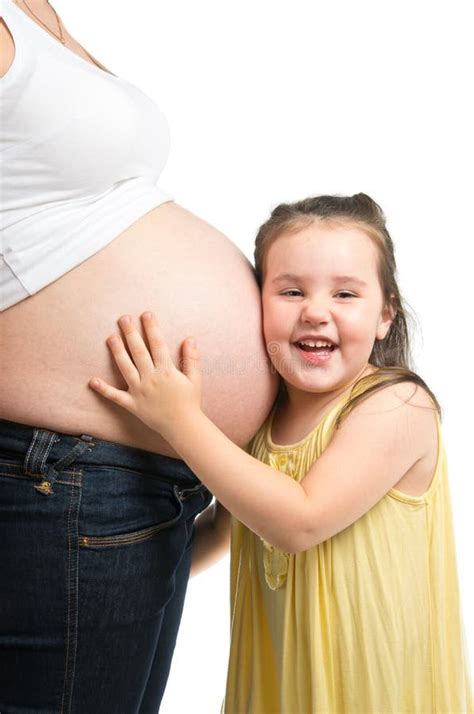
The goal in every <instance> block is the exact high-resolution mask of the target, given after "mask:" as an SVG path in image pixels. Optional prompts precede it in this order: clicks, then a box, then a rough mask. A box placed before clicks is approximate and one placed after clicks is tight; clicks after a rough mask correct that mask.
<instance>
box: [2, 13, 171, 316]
mask: <svg viewBox="0 0 474 714" xmlns="http://www.w3.org/2000/svg"><path fill="white" fill-rule="evenodd" d="M0 16H1V17H3V19H4V21H5V23H6V25H7V27H8V28H9V30H10V32H11V34H12V37H13V39H14V42H15V57H14V59H13V63H12V64H11V66H10V68H9V69H8V71H7V73H6V74H5V75H4V76H3V77H0V237H1V242H0V308H1V309H2V310H4V309H5V308H7V307H10V306H11V305H14V304H15V303H17V302H19V301H20V300H22V299H24V298H26V297H28V296H29V295H33V294H34V293H36V292H38V290H41V288H43V287H44V286H46V285H48V284H49V283H51V282H53V280H56V279H57V278H59V277H60V276H61V275H63V274H64V273H66V272H67V271H68V270H71V269H72V268H74V267H75V266H77V265H78V264H79V263H81V262H82V261H84V260H86V259H87V258H89V257H90V256H91V255H93V254H94V253H97V251H99V250H101V249H102V248H103V247H104V246H106V245H107V244H108V243H110V242H111V241H112V240H113V239H114V238H115V237H117V236H118V235H119V234H120V233H121V232H122V231H124V230H125V229H126V228H127V227H128V226H130V225H131V224H132V223H133V222H134V221H136V220H138V218H140V217H141V216H143V215H144V214H145V213H147V212H148V211H150V210H151V209H152V208H154V207H155V206H158V205H160V204H161V203H164V202H165V201H172V200H173V198H172V197H171V196H170V195H168V194H166V193H164V192H163V191H161V190H160V189H159V188H158V187H157V185H156V182H157V180H158V178H159V176H160V174H161V172H162V170H163V168H164V165H165V163H166V160H167V157H168V153H169V131H168V125H167V122H166V120H165V118H164V117H163V115H162V114H161V112H160V111H159V109H158V107H157V106H156V104H155V103H154V102H153V101H152V100H151V99H150V98H149V97H147V96H146V95H145V94H144V93H143V92H142V91H140V90H139V89H137V88H136V87H135V86H133V85H132V84H130V83H129V82H127V81H125V80H123V79H120V78H119V77H116V76H115V75H113V74H110V73H109V72H106V71H105V70H102V69H100V68H99V67H98V66H97V65H93V64H91V63H90V62H88V61H87V60H85V59H83V58H82V57H79V55H77V54H75V53H74V52H73V51H72V50H70V49H68V48H67V47H65V46H64V45H62V44H61V42H60V41H59V40H56V39H55V38H54V37H53V36H52V35H50V34H48V32H47V31H46V30H45V29H43V28H42V27H40V25H38V24H37V23H36V22H35V21H34V20H32V19H31V18H30V17H28V16H27V15H26V14H25V13H24V12H23V11H22V10H20V8H18V7H17V6H16V5H15V4H14V3H13V0H0Z"/></svg>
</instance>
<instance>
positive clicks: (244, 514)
mask: <svg viewBox="0 0 474 714" xmlns="http://www.w3.org/2000/svg"><path fill="white" fill-rule="evenodd" d="M142 320H143V325H144V330H145V334H146V337H147V340H148V344H149V349H148V348H147V347H146V345H145V343H144V342H143V339H142V338H141V336H140V334H139V332H138V331H137V330H136V328H135V327H134V325H133V322H132V321H131V319H130V318H128V321H127V320H126V321H124V320H123V319H121V320H120V325H121V327H122V330H123V332H124V334H125V338H126V341H127V346H128V348H129V350H130V353H131V355H132V357H133V361H132V359H131V358H130V356H129V354H128V352H127V351H126V349H125V346H124V344H123V341H122V339H121V337H120V336H114V337H115V339H109V340H108V344H109V347H110V349H111V351H112V354H113V356H114V359H115V361H116V363H117V366H118V367H119V369H120V371H121V373H122V375H123V377H124V379H125V380H126V382H127V384H128V385H129V389H128V391H123V390H119V389H115V388H114V387H112V386H110V385H108V384H106V383H105V382H103V381H102V380H99V379H97V378H96V379H93V380H91V382H90V385H91V386H92V387H93V388H94V389H96V390H97V391H98V392H99V393H100V394H102V395H103V396H104V397H106V398H107V399H110V400H111V401H113V402H115V403H116V404H118V405H119V406H122V407H123V408H125V409H127V410H128V411H130V412H131V413H132V414H134V415H135V416H137V417H138V418H139V419H141V420H142V421H143V422H144V423H146V424H147V425H148V426H150V427H151V428H152V429H155V430H156V431H158V432H160V433H161V434H162V435H163V437H164V438H165V439H166V440H167V441H169V443H170V444H171V445H172V446H173V448H175V449H176V451H177V452H178V453H179V454H180V455H181V458H182V459H183V460H184V461H185V462H186V463H187V464H188V466H189V467H190V468H191V470H192V471H194V473H195V474H196V476H197V477H198V478H199V479H200V480H201V481H202V482H203V483H205V484H206V486H207V487H208V488H209V490H210V491H211V492H212V493H214V495H215V496H216V498H217V499H218V500H219V501H220V502H221V503H222V504H223V506H224V507H225V508H227V510H229V511H230V512H231V513H233V514H234V515H235V516H236V518H238V519H239V520H240V521H242V522H243V523H245V525H247V526H248V527H249V528H250V529H251V530H253V531H254V532H255V533H257V534H258V535H260V536H261V537H262V538H264V539H265V540H267V541H268V542H270V543H272V544H273V545H275V546H276V547H277V548H280V549H281V550H284V551H287V552H300V551H303V550H307V549H308V548H310V547H312V546H314V545H317V544H318V543H321V542H322V541H324V540H326V539H327V538H330V537H331V536H333V535H335V534H336V533H338V532H339V531H341V530H343V529H344V528H346V527H347V526H349V525H350V524H351V523H353V522H354V521H355V520H357V519H358V518H360V517H361V516H362V515H363V514H364V513H366V512H367V511H368V510H369V509H370V508H372V506H374V505H375V504H376V503H377V502H378V501H379V500H380V499H381V498H382V497H383V496H384V495H385V494H386V493H387V491H389V490H390V488H392V487H393V486H394V485H395V484H396V483H397V482H398V481H399V480H400V479H401V478H402V476H403V475H404V474H405V473H406V472H407V471H408V469H409V468H410V467H411V466H412V465H413V464H414V463H415V462H416V461H418V460H419V459H420V458H421V457H422V456H423V455H424V454H425V453H426V447H425V446H424V448H423V449H422V448H421V446H420V443H423V444H424V442H420V440H419V439H418V438H417V434H419V432H420V423H421V419H422V418H424V415H426V412H427V411H428V410H425V409H419V408H418V407H417V406H414V405H412V404H410V402H407V401H404V397H405V394H404V392H405V393H406V391H407V389H409V390H410V394H411V393H412V392H413V385H411V384H409V383H403V384H397V385H394V386H390V387H386V388H385V389H382V390H380V391H379V392H376V393H375V394H373V395H372V396H371V397H369V398H368V399H367V400H366V401H365V402H363V403H362V404H359V405H357V406H356V407H355V408H354V410H353V411H352V412H351V413H350V414H349V416H348V417H347V418H346V420H345V421H344V422H343V424H342V426H341V427H340V429H338V430H337V431H336V433H335V435H334V437H333V439H332V441H331V443H330V444H329V446H328V447H327V449H326V450H325V451H324V453H323V454H322V455H321V457H320V458H319V459H318V460H317V461H316V462H315V463H314V464H313V466H312V467H311V469H310V470H309V471H308V473H307V475H306V476H305V478H304V479H303V480H302V481H301V483H298V482H297V481H294V480H293V479H291V478H289V477H288V476H287V475H285V474H283V473H281V472H279V471H276V470H274V469H272V468H271V467H269V466H267V465H266V464H263V463H261V462H260V461H258V460H257V459H254V458H253V457H252V456H250V455H249V454H247V453H246V452H245V451H243V450H242V449H240V448H239V447H238V446H236V445H235V444H234V443H233V442H232V441H230V439H228V438H227V437H226V436H225V434H223V433H222V432H221V431H220V430H219V429H218V428H217V427H216V426H215V424H213V422H211V420H210V419H208V417H206V415H205V414H204V413H203V412H202V411H201V408H200V382H201V373H200V369H199V357H198V354H197V351H196V349H195V348H194V347H193V346H192V342H191V340H189V339H188V340H185V342H184V343H183V353H182V369H183V371H182V372H181V371H179V370H178V369H176V368H175V366H174V365H173V362H172V360H171V357H170V355H169V351H168V348H167V345H166V343H165V341H164V339H163V336H162V334H161V332H160V330H159V328H158V325H157V322H156V320H155V318H154V317H153V316H150V317H147V313H145V314H144V315H143V316H142ZM430 416H431V417H432V415H431V413H430Z"/></svg>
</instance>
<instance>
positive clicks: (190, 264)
mask: <svg viewBox="0 0 474 714" xmlns="http://www.w3.org/2000/svg"><path fill="white" fill-rule="evenodd" d="M144 310H152V311H154V312H155V313H156V315H157V316H158V319H159V320H160V323H161V326H162V328H163V331H164V333H165V336H166V338H167V340H168V344H169V346H170V349H171V352H172V355H173V357H174V359H175V360H176V363H177V362H178V358H179V345H180V344H181V342H182V340H183V339H184V338H185V337H186V336H187V335H191V334H192V335H194V336H195V337H196V339H197V343H198V347H199V351H200V353H201V356H202V366H203V401H202V406H203V410H204V411H205V413H206V414H207V415H208V416H209V417H210V418H211V419H212V420H213V421H214V422H215V423H216V424H217V425H218V426H219V427H220V428H221V429H222V430H223V431H224V432H225V433H226V434H227V435H228V436H229V437H230V438H231V439H232V440H233V441H235V442H236V443H237V444H239V445H241V446H243V445H244V444H246V443H247V442H248V441H249V440H250V439H251V437H252V436H253V435H254V433H255V432H256V431H257V429H258V428H259V426H260V425H261V424H262V422H263V420H264V419H265V417H266V415H267V413H268V411H269V409H270V407H271V405H272V402H273V399H274V397H275V394H276V388H277V384H276V377H275V375H272V374H271V372H270V368H269V363H268V361H267V358H266V353H265V348H264V343H263V337H262V331H261V308H260V296H259V291H258V287H257V285H256V282H255V279H254V277H253V274H252V270H251V267H250V264H249V262H248V261H247V259H246V258H245V256H243V254H242V253H241V252H240V251H239V249H238V248H237V247H236V246H235V245H233V244H232V243H231V242H230V241H229V240H228V239H227V238H226V237H225V236H223V235H222V233H220V232H219V231H217V230H215V229H214V228H212V227H211V226H210V225H209V224H207V223H205V222H204V221H202V220H200V219H199V218H197V217H196V216H194V215H193V214H191V213H189V212H188V211H186V210H185V209H183V208H182V207H180V206H178V205H177V204H176V203H173V202H169V203H165V204H162V205H161V206H157V207H156V208H155V209H153V210H152V211H150V212H149V213H147V214H146V215H145V216H143V217H142V218H141V219H140V220H139V221H137V222H136V223H134V224H133V225H132V226H130V227H129V228H128V229H127V230H126V231H125V232H123V233H122V234H121V235H120V236H118V237H117V238H116V239H115V240H114V241H112V243H110V244H109V245H108V246H107V247H106V248H104V249H103V250H101V251H100V252H99V253H97V254H96V255H94V256H92V257H91V258H89V259H88V260H86V261H85V262H84V263H82V264H81V265H79V266H77V267H76V268H75V269H74V270H72V271H70V272H69V273H66V275H64V276H62V277H61V278H60V279H59V280H56V281H55V282H54V283H52V284H51V285H49V286H47V287H46V288H44V289H43V290H41V291H40V292H39V293H37V294H36V295H34V296H32V297H30V298H27V299H26V300H23V301H22V302H20V303H18V304H17V305H14V306H13V307H11V308H10V309H8V310H6V311H5V312H4V313H3V314H2V316H1V318H0V322H1V335H0V337H1V350H2V369H1V371H0V392H1V405H0V418H3V419H8V420H11V421H16V422H20V423H23V424H29V425H32V426H38V427H41V428H45V429H51V430H54V431H60V432H65V433H68V434H76V435H80V434H84V433H85V434H91V435H93V436H95V437H96V438H99V439H105V440H107V441H114V442H117V443H120V444H125V445H127V446H133V447H138V448H141V449H146V450H148V451H154V452H157V453H161V454H166V455H169V456H177V454H176V452H175V451H174V450H173V449H172V448H171V447H170V446H169V444H168V443H167V442H166V441H165V440H164V439H162V438H161V437H160V436H159V435H158V434H156V433H155V432H153V431H151V430H149V429H148V428H147V427H145V426H144V425H142V424H141V422H139V421H138V420H137V419H135V418H134V417H132V416H131V415H129V414H128V413H126V412H125V411H123V410H121V409H119V408H118V407H116V406H115V405H113V404H111V403H110V402H107V401H105V400H104V399H103V398H102V397H100V396H99V395H98V394H96V393H95V392H93V391H92V390H91V389H90V388H89V387H88V380H89V378H90V377H91V376H93V375H98V376H101V377H103V378H104V379H106V380H107V381H109V382H110V383H112V384H114V385H115V386H117V387H122V388H124V387H125V384H124V382H123V380H122V377H121V376H120V374H119V373H118V371H117V370H116V368H115V367H114V365H113V364H112V360H111V358H110V354H109V351H108V348H107V346H106V344H105V339H106V337H107V336H108V335H109V334H111V333H112V332H115V331H117V330H118V327H117V324H116V320H117V318H118V317H119V316H120V315H121V314H123V313H130V314H131V315H133V316H134V317H135V318H136V319H137V324H138V316H139V314H140V313H141V312H143V311H144Z"/></svg>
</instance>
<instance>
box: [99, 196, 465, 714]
mask: <svg viewBox="0 0 474 714" xmlns="http://www.w3.org/2000/svg"><path fill="white" fill-rule="evenodd" d="M255 263H256V272H257V276H258V279H259V281H260V285H261V289H262V302H263V314H264V333H265V341H266V345H267V350H268V354H269V357H270V360H271V362H272V363H273V365H274V367H275V368H276V369H277V370H278V372H279V374H280V375H281V378H282V383H281V390H280V394H279V397H278V399H277V402H276V404H275V406H274V408H273V410H272V412H271V413H270V415H269V417H268V419H267V421H266V422H265V424H264V425H263V426H262V428H261V429H260V431H259V432H258V433H257V435H256V436H255V437H254V438H253V440H252V441H251V443H250V444H249V446H248V449H247V451H248V453H247V452H246V451H242V450H241V449H239V448H238V447H237V446H235V445H234V444H233V443H232V442H231V441H230V440H229V439H228V438H227V437H226V436H225V435H224V434H223V433H222V432H221V431H219V430H218V429H217V427H216V426H215V425H214V424H213V423H212V422H211V421H210V420H209V419H208V418H207V417H206V416H205V415H204V414H203V412H202V411H201V409H200V378H201V374H200V368H199V358H198V353H197V350H196V347H195V345H193V340H192V339H188V340H186V341H185V342H184V343H183V354H182V358H183V361H182V371H180V370H178V369H176V368H175V367H174V365H173V362H172V360H171V357H170V354H169V352H168V348H167V345H166V343H165V341H164V339H163V336H162V333H161V331H160V329H159V327H158V325H157V322H156V319H155V318H154V316H153V315H152V314H150V313H144V314H143V315H142V324H143V328H144V331H145V335H146V339H147V342H148V347H147V346H146V345H145V342H144V341H143V339H142V337H141V336H140V333H139V332H138V331H137V330H136V328H135V327H134V325H133V322H132V320H131V318H130V316H124V317H123V318H121V320H120V326H121V328H122V331H123V333H124V336H125V341H126V344H127V346H128V349H129V351H130V354H131V358H130V356H129V354H128V352H127V350H126V348H125V345H124V342H123V340H122V338H121V336H119V335H115V336H112V337H111V338H110V339H109V341H108V344H109V346H110V349H111V351H112V354H113V356H114V358H115V361H116V363H117V365H118V367H119V369H120V371H121V373H122V375H123V377H124V379H125V381H126V383H127V385H128V391H122V390H118V389H115V388H113V387H111V386H110V385H108V384H107V383H105V382H104V381H102V380H100V379H97V378H96V379H93V380H91V386H92V387H93V388H94V389H96V390H97V391H98V392H100V393H101V394H102V395H103V396H104V397H106V398H107V399H110V400H111V401H113V402H115V403H116V404H118V405H120V406H122V407H124V408H125V409H127V410H128V411H130V412H131V413H132V414H134V415H136V416H137V417H139V418H140V419H141V420H142V421H143V422H144V423H145V424H147V425H148V426H150V427H152V428H153V429H155V430H156V431H157V432H160V434H162V435H163V436H164V438H165V439H166V440H167V441H169V443H170V444H171V445H172V446H173V447H174V448H175V449H176V451H177V452H178V453H179V454H180V455H181V457H182V458H183V459H184V461H186V463H187V464H188V465H189V467H190V468H191V469H192V470H193V471H194V473H195V474H196V475H197V476H198V478H199V479H201V480H202V482H203V483H204V484H205V485H206V486H207V487H208V488H209V489H210V490H211V491H212V492H213V493H214V494H215V496H216V499H217V500H218V501H219V502H220V503H221V504H223V506H224V507H225V508H226V509H228V510H229V511H230V512H231V513H232V514H233V515H234V516H235V519H233V522H232V552H231V568H232V582H231V591H232V637H231V652H230V662H229V670H228V681H227V691H226V697H225V703H224V707H223V710H224V711H225V712H226V713H227V714H244V713H251V714H270V713H274V712H282V713H284V714H309V713H310V712H311V713H314V712H318V713H321V714H322V713H323V712H324V713H327V712H331V714H343V713H347V714H349V713H350V714H381V712H384V713H390V714H400V713H401V712H405V713H407V714H408V713H410V714H428V713H429V714H433V713H435V712H438V713H441V712H442V713H443V714H448V712H449V714H455V713H456V714H458V713H461V712H463V713H465V712H472V711H473V710H474V709H473V699H472V691H471V684H470V674H469V666H468V662H467V652H466V648H465V643H464V639H463V625H462V617H461V612H460V602H459V591H458V578H457V572H456V558H455V546H454V540H453V526H452V516H451V505H450V495H449V485H448V474H447V465H446V456H445V452H444V448H443V444H442V440H441V431H440V407H439V404H438V402H437V400H436V398H435V396H434V394H433V393H432V392H431V391H430V389H429V388H428V387H427V385H426V384H425V383H424V381H423V380H422V379H421V378H420V377H419V376H418V375H416V374H415V373H414V372H412V371H410V369H409V343H408V331H407V323H406V316H405V312H404V308H403V300H402V297H401V295H400V291H399V289H398V286H397V282H396V279H395V272H396V263H395V258H394V250H393V244H392V241H391V238H390V235H389V233H388V231H387V228H386V226H385V219H384V216H383V213H382V211H381V209H380V208H379V206H378V205H377V204H376V203H374V201H372V200H371V199H370V198H369V197H368V196H366V195H364V194H357V195H356V196H352V197H337V196H319V197H316V198H309V199H306V200H304V201H300V202H297V203H294V204H290V205H287V204H282V205H280V206H278V207H277V208H276V209H275V210H274V211H273V213H272V214H271V217H270V219H269V220H268V221H267V222H266V223H265V224H264V225H263V226H262V227H261V228H260V231H259V233H258V236H257V240H256V249H255ZM216 297H217V296H216ZM229 350H232V344H229Z"/></svg>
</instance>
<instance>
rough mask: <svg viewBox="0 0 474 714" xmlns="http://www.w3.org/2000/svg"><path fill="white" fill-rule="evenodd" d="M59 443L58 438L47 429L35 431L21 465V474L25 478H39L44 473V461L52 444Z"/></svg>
mask: <svg viewBox="0 0 474 714" xmlns="http://www.w3.org/2000/svg"><path fill="white" fill-rule="evenodd" d="M57 441H59V436H58V435H57V434H56V433H55V432H53V431H48V430H47V429H35V430H34V433H33V438H32V440H31V444H30V446H29V448H28V452H27V454H26V457H25V461H24V463H23V472H24V473H25V474H26V475H27V476H41V475H42V474H43V472H44V468H45V466H44V465H45V463H46V459H47V458H48V455H49V452H50V451H51V448H52V446H53V444H55V443H56V442H57Z"/></svg>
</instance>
